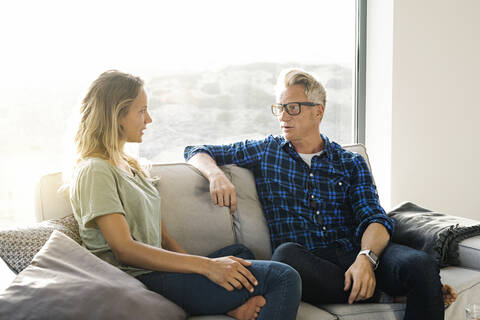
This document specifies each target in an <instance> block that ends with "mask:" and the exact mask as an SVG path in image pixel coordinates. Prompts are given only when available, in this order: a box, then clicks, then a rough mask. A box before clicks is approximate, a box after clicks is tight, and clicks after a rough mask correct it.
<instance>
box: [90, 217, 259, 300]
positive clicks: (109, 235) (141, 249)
mask: <svg viewBox="0 0 480 320" xmlns="http://www.w3.org/2000/svg"><path fill="white" fill-rule="evenodd" d="M95 223H96V224H97V225H98V227H99V228H100V231H101V232H102V234H103V236H104V237H105V240H106V241H107V243H108V245H109V246H110V248H111V249H112V251H113V253H114V254H115V257H116V258H117V260H119V261H120V262H122V263H124V264H128V265H131V266H135V267H139V268H143V269H148V270H157V271H168V272H180V273H198V274H201V275H204V276H206V277H207V278H209V279H210V280H211V281H213V282H215V283H216V284H218V285H220V286H222V287H224V288H225V289H227V290H228V291H232V290H234V288H237V289H241V288H242V287H245V288H246V289H247V290H249V291H253V287H252V284H253V285H257V280H256V279H255V277H254V276H253V274H252V273H251V272H250V271H249V270H248V269H247V268H245V266H249V265H250V264H251V262H249V261H246V260H243V259H241V258H237V257H232V256H230V257H222V258H215V259H211V258H207V257H200V256H194V255H189V254H186V253H180V252H172V251H168V250H165V249H162V248H156V247H153V246H150V245H147V244H144V243H141V242H138V241H135V240H134V239H133V238H132V236H131V234H130V229H129V227H128V223H127V220H126V219H125V217H124V216H123V214H121V213H112V214H108V215H104V216H101V217H98V218H95ZM163 230H165V229H163ZM167 237H168V234H167ZM170 239H173V238H171V237H170ZM167 242H168V240H167ZM175 243H177V242H176V241H175ZM177 244H178V243H177ZM169 245H170V246H171V245H172V244H171V243H169ZM178 245H179V244H178ZM174 246H175V245H174ZM179 246H180V245H179ZM180 248H181V246H180ZM182 250H183V248H182Z"/></svg>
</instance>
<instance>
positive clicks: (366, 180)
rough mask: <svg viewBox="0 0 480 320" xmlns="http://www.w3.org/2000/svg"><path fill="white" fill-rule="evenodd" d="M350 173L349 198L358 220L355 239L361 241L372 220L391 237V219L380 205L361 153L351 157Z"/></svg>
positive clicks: (392, 223)
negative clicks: (351, 166) (351, 167)
mask: <svg viewBox="0 0 480 320" xmlns="http://www.w3.org/2000/svg"><path fill="white" fill-rule="evenodd" d="M352 174H353V176H352V180H351V181H352V184H351V186H350V187H351V188H350V200H351V204H352V209H353V212H354V215H355V219H356V221H357V222H358V227H357V229H356V231H355V237H356V239H357V240H358V241H361V238H362V236H363V233H364V231H365V229H366V228H367V227H368V225H369V224H370V223H374V222H376V223H380V224H382V225H383V226H384V227H385V228H386V229H387V231H388V233H389V234H390V237H391V236H392V235H393V230H394V222H393V219H392V218H390V217H388V216H387V214H386V213H385V210H383V208H382V207H381V206H380V202H379V199H378V194H377V188H376V186H375V184H374V183H373V178H372V174H371V172H370V170H369V168H368V165H367V162H366V161H365V159H364V158H363V157H362V156H361V155H355V156H354V158H353V170H352Z"/></svg>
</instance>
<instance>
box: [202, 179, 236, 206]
mask: <svg viewBox="0 0 480 320" xmlns="http://www.w3.org/2000/svg"><path fill="white" fill-rule="evenodd" d="M209 180H210V197H211V198H212V202H213V204H215V205H219V206H220V207H224V206H225V207H230V213H231V214H233V213H234V212H235V210H236V209H237V192H236V190H235V186H234V185H233V184H232V183H231V182H230V180H228V178H227V177H226V176H225V174H224V173H223V172H222V173H217V174H215V175H213V176H210V178H209Z"/></svg>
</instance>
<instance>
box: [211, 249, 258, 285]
mask: <svg viewBox="0 0 480 320" xmlns="http://www.w3.org/2000/svg"><path fill="white" fill-rule="evenodd" d="M210 261H211V263H210V265H209V267H208V268H207V270H206V273H205V274H204V275H205V276H206V277H207V278H208V279H210V280H211V281H213V282H215V283H216V284H218V285H219V286H222V287H224V288H225V289H227V290H228V291H233V290H234V289H238V290H240V289H242V288H245V289H247V290H248V291H250V292H253V286H256V285H257V284H258V282H257V279H255V277H254V276H253V274H252V273H251V272H250V271H249V270H248V269H247V268H246V267H248V266H250V265H251V264H252V263H251V262H250V261H247V260H243V259H242V258H237V257H233V256H228V257H222V258H215V259H211V260H210Z"/></svg>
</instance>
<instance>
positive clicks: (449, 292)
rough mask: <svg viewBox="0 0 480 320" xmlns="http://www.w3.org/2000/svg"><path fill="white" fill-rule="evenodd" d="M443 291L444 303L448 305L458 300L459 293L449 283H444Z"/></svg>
mask: <svg viewBox="0 0 480 320" xmlns="http://www.w3.org/2000/svg"><path fill="white" fill-rule="evenodd" d="M442 293H443V303H444V304H445V305H446V306H449V305H451V304H452V303H454V302H455V301H456V300H457V293H456V292H455V290H454V289H453V288H452V287H451V286H449V285H448V284H444V285H443V286H442Z"/></svg>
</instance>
